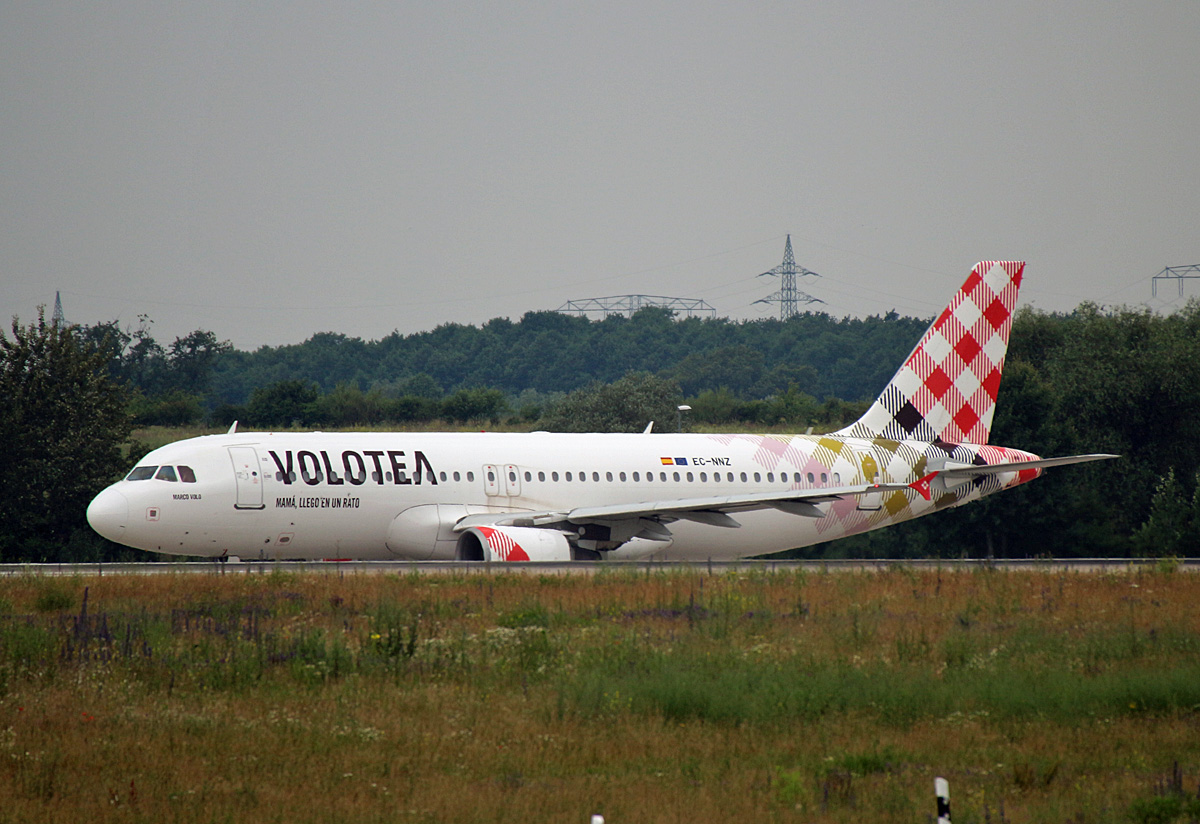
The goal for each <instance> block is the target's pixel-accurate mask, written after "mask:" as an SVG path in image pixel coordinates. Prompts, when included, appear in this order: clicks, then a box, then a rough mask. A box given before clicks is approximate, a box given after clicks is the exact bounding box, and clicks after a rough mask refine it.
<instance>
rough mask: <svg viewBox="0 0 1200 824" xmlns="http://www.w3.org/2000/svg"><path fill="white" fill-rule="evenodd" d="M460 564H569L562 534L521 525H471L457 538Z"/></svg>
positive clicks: (569, 546)
mask: <svg viewBox="0 0 1200 824" xmlns="http://www.w3.org/2000/svg"><path fill="white" fill-rule="evenodd" d="M454 557H455V559H457V560H459V561H570V560H572V557H571V545H570V544H569V543H568V542H567V538H566V536H565V535H563V534H562V533H561V532H556V531H555V530H553V529H537V528H536V527H521V526H473V527H469V528H468V529H466V530H464V531H463V533H462V534H461V535H459V536H458V547H457V550H456V552H455V554H454Z"/></svg>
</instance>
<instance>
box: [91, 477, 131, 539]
mask: <svg viewBox="0 0 1200 824" xmlns="http://www.w3.org/2000/svg"><path fill="white" fill-rule="evenodd" d="M87 519H88V523H89V524H91V526H92V529H94V530H96V531H97V532H98V533H100V534H101V535H102V536H104V537H105V538H107V539H108V540H110V541H113V542H115V543H120V542H121V538H122V537H124V535H125V524H127V523H128V522H129V501H128V500H127V499H126V498H125V496H124V495H122V494H121V493H120V492H118V491H117V490H116V489H114V488H112V487H111V486H110V487H109V488H108V489H106V490H104V491H103V492H101V493H100V494H99V495H97V496H96V497H95V498H92V502H91V503H90V504H88V508H87Z"/></svg>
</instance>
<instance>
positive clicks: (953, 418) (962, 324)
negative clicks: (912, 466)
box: [838, 261, 1025, 444]
mask: <svg viewBox="0 0 1200 824" xmlns="http://www.w3.org/2000/svg"><path fill="white" fill-rule="evenodd" d="M1024 271H1025V264H1024V263H1023V262H1015V261H985V262H983V263H977V264H976V265H975V268H974V269H972V270H971V275H970V277H968V278H967V281H966V283H964V284H963V285H962V288H961V289H959V290H958V293H957V294H955V295H954V297H953V298H951V300H950V303H949V304H948V305H947V306H946V308H945V309H943V310H942V313H941V314H940V315H939V316H938V319H937V320H935V321H934V322H933V325H932V326H930V327H929V329H927V330H926V332H925V335H924V336H923V337H922V338H921V342H920V343H918V344H917V347H916V348H915V349H913V351H912V354H911V355H909V356H908V360H906V361H905V362H904V365H903V366H901V367H900V371H899V372H897V373H896V375H895V377H893V378H892V380H891V383H889V384H888V385H887V387H886V388H884V390H883V393H882V394H881V395H880V396H879V398H878V399H877V400H876V401H875V403H873V404H872V405H871V408H870V409H868V410H867V412H866V414H865V415H863V416H862V417H861V418H859V419H858V421H857V422H856V423H854V424H852V425H850V426H848V427H847V428H845V429H843V430H841V431H840V432H839V433H838V434H840V435H848V436H850V437H856V438H889V439H891V440H896V441H901V440H906V439H908V440H919V441H928V442H931V443H932V442H934V441H948V442H950V443H963V442H966V443H978V444H985V443H987V440H988V435H989V433H990V432H991V429H992V414H993V412H994V411H995V409H996V392H997V391H998V390H999V389H1000V372H1001V370H1002V369H1003V368H1004V355H1005V352H1007V351H1008V333H1009V331H1010V330H1011V329H1012V316H1013V310H1014V309H1015V308H1016V305H1017V292H1018V290H1019V289H1020V288H1021V276H1022V274H1023V273H1024Z"/></svg>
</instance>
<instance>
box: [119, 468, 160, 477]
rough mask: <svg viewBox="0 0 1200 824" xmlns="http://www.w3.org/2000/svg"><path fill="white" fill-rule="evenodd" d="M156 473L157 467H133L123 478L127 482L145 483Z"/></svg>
mask: <svg viewBox="0 0 1200 824" xmlns="http://www.w3.org/2000/svg"><path fill="white" fill-rule="evenodd" d="M157 471H158V467H157V466H135V467H134V468H133V471H132V472H130V473H129V474H128V475H126V476H125V480H127V481H147V480H149V479H151V478H153V477H154V473H155V472H157Z"/></svg>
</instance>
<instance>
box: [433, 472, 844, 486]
mask: <svg viewBox="0 0 1200 824" xmlns="http://www.w3.org/2000/svg"><path fill="white" fill-rule="evenodd" d="M470 474H471V473H469V472H468V473H467V475H468V476H469V475H470ZM631 476H632V480H633V482H634V483H641V482H642V473H640V472H633V473H631ZM562 477H563V480H564V481H572V480H575V479H576V478H578V480H580V481H587V479H588V473H587V472H579V473H577V474H576V475H575V476H573V475H572V473H570V472H564V473H563V476H562ZM751 477H753V479H754V483H756V484H757V483H762V482H763V475H762V473H761V472H754V473H752V474H747V473H745V472H742V473H740V475H739V478H740V480H741V482H742V483H750V479H751ZM819 477H820V483H821V486H825V485H826V484H828V483H829V473H827V472H822V473H821V474H820V476H819ZM766 478H767V483H769V484H772V483H775V473H774V472H768V473H767V475H766ZM806 478H807V480H808V483H810V484H814V485H815V484H816V483H817V478H818V476H817V475H816V474H815V473H813V472H809V473H807V475H806V474H804V473H800V472H793V473H792V475H791V477H790V478H789V477H788V473H786V472H780V473H779V482H780V483H785V484H791V483H797V484H800V483H804V481H805V479H806ZM537 479H538V481H540V482H543V483H544V482H545V481H546V473H545V472H544V471H539V472H538V473H537ZM442 480H443V481H444V480H446V473H445V472H443V473H442ZM454 480H456V481H457V480H458V473H457V472H455V473H454ZM467 480H472V479H471V478H470V477H468V478H467ZM508 480H509V482H510V483H514V482H516V480H517V476H516V472H515V471H513V470H511V469H510V470H509V471H508ZM558 480H559V474H558V473H557V472H551V473H550V481H551V482H554V483H557V482H558ZM604 480H606V481H608V482H609V483H612V482H614V481H619V482H620V483H627V482H628V481H629V480H630V475H627V474H626V473H624V472H617V473H615V475H614V473H612V472H605V473H604ZM658 480H659V481H660V482H663V483H666V481H667V473H666V472H659V473H658ZM671 480H673V481H683V480H686V481H687V482H688V483H695V482H696V474H695V473H693V472H685V473H682V474H681V473H679V472H677V471H676V472H672V473H671ZM495 481H496V478H495V475H494V473H493V472H491V471H490V470H489V471H488V482H489V483H495ZM525 481H526V482H527V483H531V482H532V481H533V473H532V472H531V471H529V470H528V469H527V470H525ZM592 481H593V482H594V483H599V482H600V473H599V472H592ZM722 481H724V482H725V483H736V482H737V481H735V480H734V473H732V472H726V473H725V476H724V478H722V477H721V473H720V472H714V473H712V483H721V482H722ZM645 482H646V483H653V482H654V473H653V472H647V473H645ZM708 482H709V475H708V473H707V472H701V473H700V483H708ZM833 483H834V486H841V483H842V476H841V473H840V472H834V473H833Z"/></svg>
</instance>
